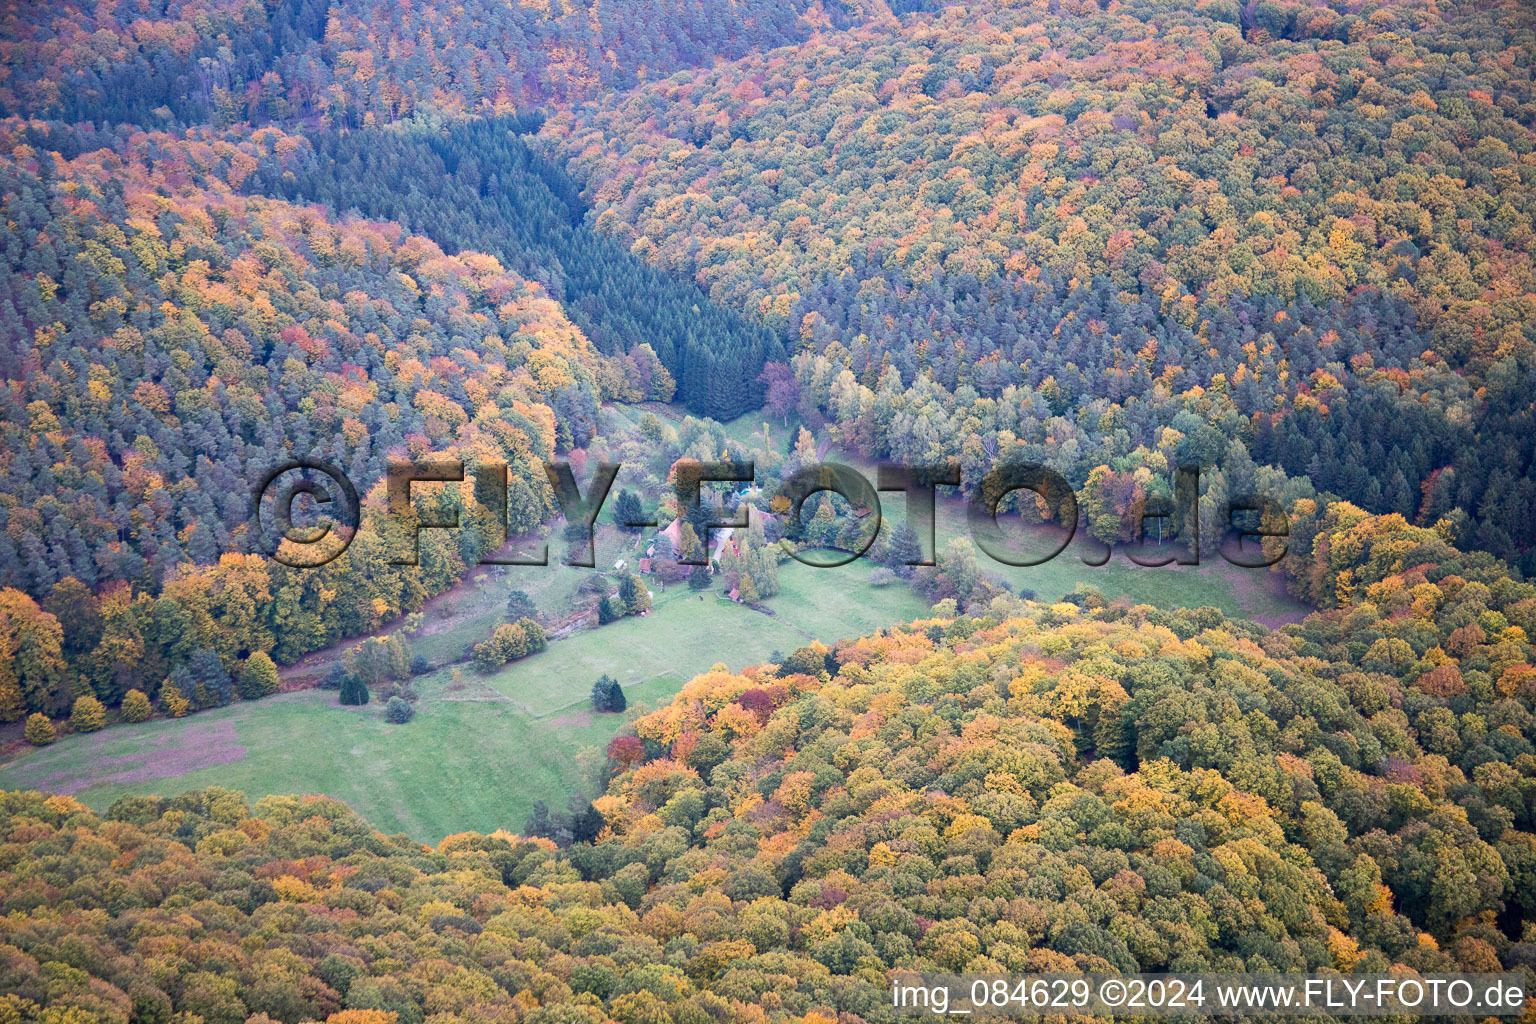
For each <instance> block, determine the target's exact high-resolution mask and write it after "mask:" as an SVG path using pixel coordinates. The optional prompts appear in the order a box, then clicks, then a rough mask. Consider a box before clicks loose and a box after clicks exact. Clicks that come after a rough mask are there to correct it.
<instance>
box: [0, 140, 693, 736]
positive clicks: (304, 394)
mask: <svg viewBox="0 0 1536 1024" xmlns="http://www.w3.org/2000/svg"><path fill="white" fill-rule="evenodd" d="M256 138H257V139H258V141H257V142H256V143H255V145H256V146H258V147H259V146H260V145H261V144H262V142H261V141H260V140H261V139H262V138H263V137H261V136H257V137H256ZM162 141H164V142H165V145H164V146H163V147H161V146H158V145H156V143H155V142H153V141H148V140H146V141H145V142H144V143H143V144H141V145H139V146H137V147H135V148H134V150H133V151H132V155H131V156H129V157H127V158H123V157H119V156H118V155H117V154H116V153H114V152H113V151H111V150H105V149H100V150H92V151H91V152H90V153H88V154H85V155H82V156H79V157H76V158H75V159H74V160H71V161H66V160H63V159H61V158H59V157H58V156H56V155H53V154H50V153H48V152H46V151H42V150H39V149H36V148H34V146H33V144H31V143H28V142H24V141H22V138H21V137H20V136H19V135H14V134H12V135H8V136H7V137H6V138H5V140H4V147H5V149H6V150H7V151H8V152H9V153H10V157H11V159H10V162H9V163H7V164H6V166H5V168H4V172H3V173H4V175H5V183H4V191H5V202H4V208H5V216H6V217H7V218H8V221H9V225H10V231H9V232H8V233H7V234H6V237H5V239H4V244H5V247H6V259H7V260H8V262H9V264H10V265H11V266H12V267H13V268H14V270H15V272H13V273H11V274H9V275H7V277H6V280H5V282H4V284H3V286H0V287H3V293H0V294H3V298H0V321H3V328H4V336H5V342H6V347H5V349H4V351H3V352H0V360H3V362H4V366H5V372H6V376H7V379H8V381H9V386H8V387H7V388H6V390H5V391H4V393H3V396H0V401H4V402H5V403H6V404H5V412H4V415H3V421H4V426H3V430H4V432H5V437H6V444H5V451H4V454H3V455H0V467H3V474H4V481H5V484H4V489H3V492H0V582H3V583H4V584H5V585H7V586H10V587H15V588H17V590H18V591H22V592H25V593H18V594H17V595H16V607H15V608H13V609H8V614H7V617H6V618H7V622H8V624H9V625H8V628H7V629H6V630H5V631H4V632H5V635H6V636H7V637H8V638H14V637H16V636H18V635H20V634H23V633H24V634H25V635H27V636H38V637H44V636H46V637H49V638H50V639H48V640H46V641H44V640H38V641H37V643H38V644H41V645H42V646H41V647H36V646H34V647H32V648H30V650H31V653H30V654H29V655H28V656H27V657H25V658H23V659H22V660H23V661H24V662H25V663H26V664H27V665H28V666H29V668H28V670H27V671H26V672H25V673H23V677H22V678H21V679H20V681H19V686H20V689H21V691H22V694H23V696H24V698H25V702H26V704H27V707H28V708H29V709H30V710H33V711H46V712H49V713H55V714H56V713H58V712H60V711H61V710H63V709H64V708H67V706H68V703H67V702H68V699H69V696H70V693H71V691H72V690H73V691H75V695H78V693H79V692H80V691H82V690H87V691H88V690H90V689H91V688H92V687H94V689H95V690H96V692H97V694H98V696H100V697H101V698H102V699H104V700H108V701H109V702H114V703H115V701H116V700H117V699H119V698H120V697H121V696H122V695H123V693H124V692H125V691H126V690H127V689H130V688H137V689H140V690H142V691H145V692H148V693H150V694H153V693H154V692H155V691H156V689H157V688H158V686H159V684H160V681H161V678H162V675H163V673H164V672H165V671H167V670H168V669H169V668H171V667H173V666H174V665H175V664H177V663H179V662H181V661H183V660H185V659H187V658H189V657H191V656H192V655H194V654H195V653H196V652H197V651H198V650H202V649H211V650H214V651H216V652H217V653H218V654H219V656H220V657H221V658H222V659H223V660H224V662H225V667H226V668H228V669H231V670H232V669H234V668H235V667H237V666H238V664H239V662H240V660H241V659H243V658H245V657H247V656H248V655H250V654H251V653H253V652H255V651H262V652H264V653H266V652H271V653H273V654H274V655H275V656H276V657H277V658H278V659H279V660H280V661H291V660H293V658H295V657H297V656H298V655H299V654H302V653H304V652H305V651H308V650H313V649H315V648H318V647H322V646H324V645H325V644H326V643H328V642H334V641H335V640H337V639H340V638H343V637H347V636H353V635H356V634H357V633H360V632H363V631H365V630H367V629H370V628H373V627H374V626H376V625H378V624H379V623H380V622H382V621H385V620H387V619H389V618H392V617H394V616H396V615H399V614H400V613H401V612H402V611H410V610H414V609H415V608H416V607H419V605H420V603H421V602H422V600H424V599H425V598H426V597H427V596H430V595H431V594H433V593H437V592H439V591H441V590H443V589H444V588H446V587H447V586H448V585H450V584H451V583H452V582H453V581H455V580H456V579H457V578H458V577H459V576H460V575H461V574H462V572H463V570H464V567H465V565H466V564H469V565H472V564H474V562H475V561H476V560H477V558H478V557H479V555H480V554H481V553H482V552H483V550H484V548H485V547H486V545H492V546H494V545H499V543H500V537H499V536H498V531H495V530H491V531H472V530H466V531H461V536H459V537H458V538H453V539H450V538H448V537H445V536H444V535H442V534H435V535H429V537H428V539H427V540H425V541H424V542H423V547H424V550H425V552H426V554H425V555H424V560H423V564H422V566H421V567H420V568H416V569H410V570H407V568H406V567H404V566H400V565H392V564H389V561H388V558H389V556H390V553H391V551H392V550H393V548H392V547H391V544H392V541H393V538H392V536H391V535H390V534H389V533H388V531H386V530H383V529H382V528H373V527H371V526H369V527H365V529H364V530H362V531H360V534H359V536H358V539H357V543H356V544H355V545H354V546H353V547H352V548H351V549H350V550H349V551H347V552H346V553H345V554H344V555H343V556H342V557H341V558H339V559H337V560H336V561H334V562H332V563H331V564H329V565H327V566H326V567H325V568H324V569H323V570H320V571H317V572H310V571H304V570H294V569H289V568H287V567H285V566H283V565H280V564H278V563H277V562H275V561H269V560H268V559H267V558H265V557H263V556H261V555H258V554H255V553H254V552H255V551H256V547H255V545H254V541H255V540H256V538H254V537H253V536H252V534H251V530H250V522H249V520H250V515H251V504H250V503H251V487H252V483H253V481H254V479H255V478H256V477H258V476H259V475H260V474H261V473H262V472H265V471H266V469H267V468H268V467H270V466H271V465H272V464H273V463H275V462H276V461H277V460H278V459H280V458H282V457H284V456H286V455H290V454H295V453H297V454H301V455H306V456H312V457H314V456H318V457H322V458H325V459H328V460H330V461H331V462H332V463H334V464H335V465H336V466H338V467H341V468H342V469H343V471H344V472H346V473H348V474H349V475H350V476H352V477H353V478H354V479H355V480H357V481H358V482H359V484H360V485H361V486H369V485H372V484H373V483H374V482H376V481H381V479H382V476H383V470H384V460H385V458H386V456H388V455H391V454H393V455H401V454H419V455H424V454H434V455H445V454H446V455H451V454H454V453H463V454H465V455H472V454H481V455H484V456H487V457H494V458H498V459H500V460H502V461H505V462H508V463H509V464H510V467H511V473H510V487H509V503H508V504H509V509H508V513H509V518H508V528H509V529H510V530H511V532H513V533H523V532H526V531H528V530H530V529H532V528H534V527H535V526H537V525H538V524H539V523H541V522H543V521H544V520H546V519H548V518H550V517H551V516H552V515H553V513H554V511H555V509H556V507H557V506H556V504H555V501H554V496H553V494H552V493H551V492H550V490H549V487H548V483H547V480H546V477H545V474H544V470H543V464H544V463H545V462H547V461H550V460H551V459H552V458H553V456H554V452H555V450H556V448H557V446H558V447H561V448H563V449H565V450H569V449H570V448H571V447H573V446H574V445H576V444H584V443H586V442H587V441H588V440H589V439H590V432H591V429H592V424H593V423H594V422H595V414H596V409H597V403H598V402H599V401H600V400H602V399H604V398H608V397H614V396H616V395H629V396H630V397H634V398H639V397H642V395H641V393H640V392H638V391H635V392H631V391H630V390H628V389H629V388H630V387H631V383H630V380H629V377H628V376H626V373H627V372H632V371H633V366H632V364H629V363H627V362H623V363H622V364H613V363H610V361H608V360H606V359H605V357H603V356H602V355H601V354H600V353H598V352H597V351H596V350H595V349H594V348H593V347H592V345H591V343H590V342H589V341H588V340H587V339H586V337H585V336H584V335H583V334H582V333H581V331H580V329H579V328H577V327H576V326H575V325H573V324H572V323H570V321H569V320H567V319H566V318H565V316H564V314H563V313H562V311H561V309H560V307H559V305H558V304H557V303H555V302H554V301H553V300H551V299H550V298H549V297H548V295H547V293H546V292H545V291H544V290H543V289H542V288H541V287H540V286H539V285H537V284H535V283H531V282H528V281H526V280H524V279H523V278H521V277H519V276H518V275H516V274H514V273H512V272H510V271H509V270H507V269H506V268H504V267H502V266H501V264H500V263H499V262H498V261H497V260H496V259H495V258H494V257H492V256H489V255H485V254H481V253H474V252H470V251H465V252H461V253H460V254H459V255H457V256H448V255H446V254H445V253H444V252H443V251H442V250H441V249H439V248H438V247H437V246H436V245H435V244H434V243H432V242H431V241H429V240H428V239H425V238H422V237H420V236H414V235H409V234H406V233H405V232H403V231H402V230H401V229H400V228H399V227H398V226H397V225H393V224H387V223H379V222H370V221H362V220H357V219H342V220H332V219H329V218H328V217H327V216H326V215H325V213H324V212H323V211H321V210H318V209H316V208H312V207H300V206H293V205H290V204H287V203H284V202H281V201H277V200H269V199H261V198H247V197H244V196H241V195H238V194H236V193H234V192H233V191H231V190H230V189H229V187H228V185H227V184H224V181H223V177H226V176H235V177H238V174H239V173H240V172H239V168H240V166H241V159H242V157H243V156H244V155H245V154H244V153H243V152H242V151H239V150H236V148H235V147H233V146H231V145H229V144H227V143H218V142H215V143H210V144H204V143H198V142H191V143H188V142H186V141H184V140H174V139H168V138H167V139H164V140H162ZM267 141H271V142H272V144H273V145H274V146H282V145H283V144H284V141H285V137H284V136H282V135H281V134H280V133H274V134H273V135H272V136H271V137H270V138H269V139H267ZM151 165H153V168H154V169H153V172H151V171H150V169H149V168H150V166H151ZM194 167H195V168H196V169H195V170H194ZM151 173H152V174H153V177H151ZM193 179H199V180H201V181H202V182H205V183H206V184H197V183H195V182H194V181H193ZM178 182H179V183H181V184H176V183H178ZM657 372H658V373H661V374H664V373H665V371H664V370H660V369H658V371H657ZM379 489H380V490H382V487H380V488H379ZM373 497H374V499H375V500H374V501H371V502H370V504H369V508H368V515H369V516H370V517H372V516H373V515H376V514H377V513H378V512H380V511H381V509H382V500H378V499H379V498H381V496H380V495H374V496H373ZM422 500H426V499H422ZM369 521H370V523H371V522H372V519H371V518H370V520H369ZM476 545H478V546H476ZM61 585H62V586H64V587H65V589H66V591H67V590H69V589H70V588H72V587H82V586H83V587H85V588H86V590H87V592H89V590H91V589H93V588H94V589H97V590H100V591H102V593H103V594H106V593H107V592H109V591H110V592H111V593H112V594H113V595H115V596H112V597H110V598H108V599H107V601H106V605H107V606H108V607H110V608H113V609H116V610H118V611H120V612H121V613H122V614H121V615H120V616H118V619H117V621H116V622H115V623H113V624H112V625H110V626H107V625H103V624H102V623H100V622H96V617H95V616H92V615H85V619H86V620H87V621H88V622H93V623H94V625H90V626H88V627H86V628H84V629H82V630H71V631H64V632H63V635H57V634H59V633H60V627H59V625H58V623H57V622H56V621H54V622H52V624H49V620H55V616H53V615H52V614H51V612H49V611H47V610H46V609H45V608H42V607H39V606H38V604H37V603H36V602H37V601H42V602H43V603H44V604H45V605H46V604H47V603H48V602H49V600H50V599H55V598H56V600H57V603H58V605H59V607H60V608H63V609H67V610H68V611H69V612H70V613H71V614H72V615H76V616H80V615H84V610H83V609H82V608H81V606H80V603H79V601H78V600H77V599H74V598H58V597H57V595H58V593H59V587H60V586H61ZM113 588H119V589H117V590H114V589H113ZM122 588H127V589H122ZM27 594H30V595H31V596H30V597H27V596H26V595H27ZM157 617H158V618H157ZM33 622H37V623H40V625H39V626H38V628H37V629H33V628H32V627H31V626H27V627H26V628H23V626H22V625H20V624H21V623H33ZM39 630H41V632H39ZM102 645H105V646H104V647H103V649H102V650H101V651H96V648H98V647H99V646H102ZM114 645H115V646H114ZM23 650H24V652H25V651H26V650H28V648H25V647H24V648H23ZM61 651H62V652H63V654H64V655H65V656H66V657H65V660H64V661H60V660H59V657H60V654H61ZM15 652H16V648H15V647H14V646H13V647H11V649H10V650H9V651H8V652H7V658H9V656H10V655H11V654H14V653H15ZM93 652H96V653H94V654H93ZM70 654H77V655H79V656H80V657H81V658H82V659H84V660H85V661H87V662H91V661H92V660H93V659H94V661H95V662H101V664H98V665H96V667H95V668H93V669H91V670H89V671H86V670H79V669H78V666H68V668H74V669H76V670H66V669H67V666H66V665H65V662H66V661H70V660H71V659H69V658H68V657H67V655H70ZM129 677H131V679H130V678H129ZM17 682H18V681H17V680H16V679H15V678H11V679H7V680H0V688H3V687H4V686H5V685H6V684H7V683H17ZM17 713H18V709H17V708H15V707H14V706H11V704H10V703H9V702H7V706H6V707H5V708H4V709H3V711H0V715H3V717H4V718H5V719H7V720H10V719H12V718H14V717H15V715H16V714H17Z"/></svg>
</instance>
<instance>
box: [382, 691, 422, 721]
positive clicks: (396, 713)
mask: <svg viewBox="0 0 1536 1024" xmlns="http://www.w3.org/2000/svg"><path fill="white" fill-rule="evenodd" d="M415 714H416V709H415V707H413V706H412V705H411V702H410V701H408V700H406V699H405V698H404V697H391V698H389V703H387V704H385V705H384V718H385V720H386V721H388V722H391V723H393V724H394V725H404V724H405V723H406V722H409V721H410V720H411V719H412V717H414V716H415Z"/></svg>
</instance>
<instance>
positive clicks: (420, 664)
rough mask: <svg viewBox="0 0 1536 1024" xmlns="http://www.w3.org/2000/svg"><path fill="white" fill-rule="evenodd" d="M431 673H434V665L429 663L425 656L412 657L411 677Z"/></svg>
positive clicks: (414, 655)
mask: <svg viewBox="0 0 1536 1024" xmlns="http://www.w3.org/2000/svg"><path fill="white" fill-rule="evenodd" d="M430 671H432V664H431V662H429V661H427V659H426V656H425V655H421V654H413V655H412V656H411V675H413V676H424V675H426V674H427V673H428V672H430Z"/></svg>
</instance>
